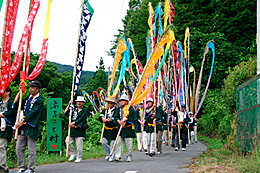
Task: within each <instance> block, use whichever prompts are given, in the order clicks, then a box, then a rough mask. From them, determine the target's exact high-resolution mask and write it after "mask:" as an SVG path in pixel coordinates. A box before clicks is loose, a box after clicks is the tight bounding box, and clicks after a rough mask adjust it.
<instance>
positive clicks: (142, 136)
mask: <svg viewBox="0 0 260 173" xmlns="http://www.w3.org/2000/svg"><path fill="white" fill-rule="evenodd" d="M143 109H144V108H143ZM143 115H144V110H143V112H142V117H141V122H143V119H144V116H143ZM141 129H142V134H141V149H142V146H143V138H144V127H143V126H142V124H141Z"/></svg>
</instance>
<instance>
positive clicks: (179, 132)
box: [177, 112, 181, 146]
mask: <svg viewBox="0 0 260 173" xmlns="http://www.w3.org/2000/svg"><path fill="white" fill-rule="evenodd" d="M177 115H178V138H179V145H180V146H181V129H180V124H179V119H180V115H179V112H178V113H177Z"/></svg>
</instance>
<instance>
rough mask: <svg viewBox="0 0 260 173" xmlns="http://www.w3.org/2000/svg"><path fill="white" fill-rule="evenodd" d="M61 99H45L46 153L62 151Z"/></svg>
mask: <svg viewBox="0 0 260 173" xmlns="http://www.w3.org/2000/svg"><path fill="white" fill-rule="evenodd" d="M61 111H62V98H48V99H47V144H46V145H47V151H61V150H62V121H61V119H60V117H59V115H60V114H61Z"/></svg>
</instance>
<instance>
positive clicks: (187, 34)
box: [184, 28, 190, 59]
mask: <svg viewBox="0 0 260 173" xmlns="http://www.w3.org/2000/svg"><path fill="white" fill-rule="evenodd" d="M189 37H190V31H189V28H186V31H185V38H184V58H185V59H186V58H187V40H188V38H189Z"/></svg>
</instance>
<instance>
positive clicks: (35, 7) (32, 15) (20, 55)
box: [7, 0, 40, 86]
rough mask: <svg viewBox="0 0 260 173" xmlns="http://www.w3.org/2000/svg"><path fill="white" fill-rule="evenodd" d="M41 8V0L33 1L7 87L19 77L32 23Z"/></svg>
mask: <svg viewBox="0 0 260 173" xmlns="http://www.w3.org/2000/svg"><path fill="white" fill-rule="evenodd" d="M39 7H40V1H39V0H35V1H33V6H32V8H31V12H30V14H29V16H28V18H27V24H26V25H25V27H24V31H23V34H22V37H21V40H20V43H19V46H18V51H17V52H16V54H15V57H14V60H13V63H12V67H11V69H10V73H9V79H8V83H7V86H9V85H10V84H11V83H12V81H13V80H14V78H15V76H16V75H17V73H18V71H19V69H20V67H21V64H22V58H23V51H24V45H25V42H26V40H27V35H28V32H29V31H31V30H32V23H33V21H34V19H35V16H36V14H37V12H38V9H39Z"/></svg>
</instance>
